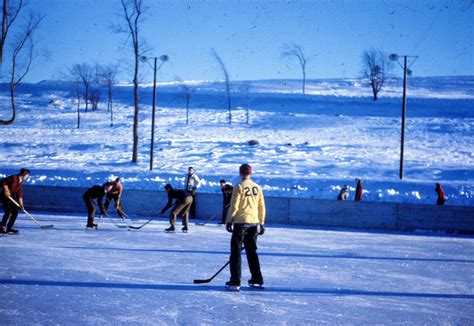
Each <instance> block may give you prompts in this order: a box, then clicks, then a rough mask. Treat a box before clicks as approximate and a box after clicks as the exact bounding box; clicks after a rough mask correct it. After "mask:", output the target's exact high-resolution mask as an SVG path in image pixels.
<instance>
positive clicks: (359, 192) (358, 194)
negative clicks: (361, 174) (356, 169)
mask: <svg viewBox="0 0 474 326" xmlns="http://www.w3.org/2000/svg"><path fill="white" fill-rule="evenodd" d="M356 180H357V186H356V193H355V198H354V199H355V201H361V200H362V180H360V179H359V178H357V179H356Z"/></svg>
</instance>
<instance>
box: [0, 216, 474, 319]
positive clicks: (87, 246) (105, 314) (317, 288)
mask: <svg viewBox="0 0 474 326" xmlns="http://www.w3.org/2000/svg"><path fill="white" fill-rule="evenodd" d="M34 216H35V217H36V218H37V219H38V220H40V221H41V223H44V224H54V226H55V227H54V228H53V229H40V228H39V227H37V226H36V225H35V224H33V223H32V222H31V221H30V220H27V219H26V217H25V216H24V215H22V214H20V216H19V219H18V221H17V224H16V226H17V227H18V229H19V230H20V235H18V236H13V235H12V236H6V237H0V248H1V249H0V254H1V257H2V260H1V264H0V302H1V304H0V316H1V324H3V325H10V324H21V325H25V324H43V325H45V324H65V325H66V324H69V325H72V324H76V325H79V324H80V325H85V324H113V325H120V324H123V325H125V324H144V325H160V324H167V325H169V324H175V325H215V324H217V325H220V324H242V325H257V324H268V325H282V324H284V325H309V324H407V325H408V324H409V325H414V324H415V325H420V324H428V325H436V324H443V325H446V324H449V325H451V324H455V325H473V324H474V316H473V313H472V311H473V310H472V309H473V307H474V238H473V237H461V236H448V235H445V234H431V233H430V234H427V233H423V234H416V233H415V234H411V233H383V232H369V231H351V230H343V231H339V230H321V229H315V228H295V227H285V226H268V227H267V230H266V233H265V235H263V236H262V237H261V238H259V253H260V260H261V265H262V272H263V276H264V278H265V285H266V290H265V291H256V290H251V289H249V288H248V287H242V290H241V292H239V293H235V292H227V291H225V290H224V283H225V281H227V280H228V278H229V270H228V269H226V270H224V271H223V272H222V273H221V274H220V275H218V276H217V277H216V278H215V279H214V280H213V281H212V282H211V283H208V284H203V285H195V284H193V280H194V279H205V278H209V277H210V276H212V275H213V274H214V273H215V272H216V271H217V270H218V269H219V268H220V267H221V266H222V265H224V264H225V263H226V262H227V260H228V255H229V240H230V234H229V233H227V232H226V231H225V228H224V227H223V226H217V225H216V224H211V225H206V226H197V225H194V223H191V225H190V232H189V233H188V234H183V233H181V232H177V233H176V234H167V233H164V232H163V229H164V228H165V227H166V226H167V222H166V221H165V220H164V219H161V220H157V221H154V222H152V223H150V224H148V225H146V226H145V227H143V228H142V229H140V230H131V231H127V229H125V228H118V227H116V226H115V225H114V224H113V223H111V221H110V220H108V219H104V220H103V221H102V224H101V226H100V229H99V230H97V231H86V230H85V229H84V226H85V220H86V218H85V216H78V215H60V214H40V213H36V214H35V213H34ZM145 221H146V220H143V219H142V220H133V224H134V225H140V224H141V223H143V222H145ZM179 229H180V228H179ZM179 229H178V230H179ZM248 277H249V274H248V269H247V264H246V259H245V257H243V283H246V281H247V279H248Z"/></svg>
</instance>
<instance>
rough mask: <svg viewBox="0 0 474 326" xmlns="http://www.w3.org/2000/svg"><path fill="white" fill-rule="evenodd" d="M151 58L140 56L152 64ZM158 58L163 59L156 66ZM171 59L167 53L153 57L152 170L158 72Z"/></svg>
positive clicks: (151, 163) (143, 60) (151, 168)
mask: <svg viewBox="0 0 474 326" xmlns="http://www.w3.org/2000/svg"><path fill="white" fill-rule="evenodd" d="M149 59H151V58H148V57H146V56H144V55H142V56H141V57H140V61H141V62H146V63H148V64H149V65H150V67H151V64H150V62H149V61H148V60H149ZM158 59H160V60H161V64H160V66H159V67H158V68H157V67H156V62H157V61H158ZM168 60H169V57H168V56H167V55H166V54H163V55H161V56H160V57H153V63H154V64H153V74H154V76H153V110H152V113H151V144H150V171H151V170H153V147H154V143H155V102H156V72H157V71H158V70H159V69H160V68H161V66H162V65H163V64H164V63H165V62H166V61H168Z"/></svg>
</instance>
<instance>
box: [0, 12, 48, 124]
mask: <svg viewBox="0 0 474 326" xmlns="http://www.w3.org/2000/svg"><path fill="white" fill-rule="evenodd" d="M43 18H44V16H36V15H33V14H30V16H29V19H28V22H27V25H26V27H25V29H24V30H23V31H21V32H20V33H19V34H18V36H17V39H16V42H15V43H14V46H13V53H12V58H11V60H12V61H11V72H10V100H11V106H12V117H11V119H9V120H0V125H9V124H12V123H13V122H14V121H15V119H16V102H15V89H16V88H17V87H18V86H19V85H20V84H21V82H22V81H23V79H24V78H25V77H26V75H27V74H28V72H29V71H30V69H31V65H32V63H33V60H34V56H33V49H34V44H35V43H34V41H33V33H34V32H35V31H36V30H37V29H38V26H39V24H40V23H41V21H42V20H43Z"/></svg>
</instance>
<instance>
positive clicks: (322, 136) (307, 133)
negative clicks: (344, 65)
mask: <svg viewBox="0 0 474 326" xmlns="http://www.w3.org/2000/svg"><path fill="white" fill-rule="evenodd" d="M189 86H190V87H191V88H192V89H193V91H194V93H193V97H192V99H191V108H190V115H189V121H190V124H189V125H188V126H186V124H185V121H186V112H185V109H184V105H185V104H184V99H183V98H182V96H180V95H182V94H180V91H179V87H178V86H177V85H176V83H162V84H160V85H159V87H158V96H157V105H158V108H157V116H156V121H157V127H156V136H155V141H156V143H155V150H156V151H155V163H154V167H155V169H154V170H153V171H149V170H148V166H149V162H148V160H149V147H150V138H151V137H150V130H151V105H150V104H151V91H152V88H151V87H150V85H143V87H142V88H141V99H140V101H141V112H140V126H139V134H140V137H139V138H140V141H139V160H140V161H139V163H138V164H132V163H131V162H130V161H131V148H132V120H133V107H132V103H133V100H132V88H131V87H130V86H129V85H125V84H121V85H119V86H117V87H116V88H115V108H114V124H113V126H110V118H109V117H110V114H109V113H108V112H107V110H106V108H105V107H106V105H105V103H102V104H101V106H100V108H99V110H98V111H96V112H88V113H84V112H83V109H82V110H81V113H82V114H81V128H80V129H76V119H77V114H76V103H75V99H74V94H73V87H72V85H70V84H67V83H64V82H51V81H46V82H41V83H38V84H25V85H23V86H22V87H20V88H19V89H18V100H19V107H18V119H17V121H16V122H15V124H13V125H11V126H2V127H0V137H1V140H2V141H1V142H0V152H1V153H2V155H0V177H1V176H5V175H8V174H11V173H16V172H17V170H18V169H19V168H20V167H28V168H30V169H31V170H32V175H31V178H30V180H29V182H30V183H31V184H37V185H61V186H83V187H88V186H92V185H94V184H100V183H103V182H104V181H106V180H107V179H110V178H113V177H114V176H121V177H122V178H123V180H124V186H125V189H132V188H134V189H162V188H163V186H164V184H166V183H168V182H171V183H172V184H173V185H175V186H181V185H182V182H183V180H184V174H185V172H186V171H187V167H188V166H194V167H195V169H196V171H197V174H198V175H199V176H200V177H201V178H202V180H203V185H202V187H201V189H200V191H203V192H219V191H220V190H219V187H218V181H219V180H220V179H221V178H224V179H227V180H230V181H232V182H234V183H235V182H237V181H238V175H237V171H238V166H239V165H240V164H241V163H250V164H251V165H253V167H254V170H255V179H256V181H257V182H259V183H260V184H261V185H262V186H263V188H264V190H265V193H266V194H267V195H273V196H290V197H291V196H299V197H308V198H311V197H313V198H325V199H335V198H336V197H337V194H338V192H339V190H340V189H341V187H342V186H343V185H345V184H348V185H349V186H351V197H350V198H353V195H354V190H355V181H354V180H355V178H356V177H360V178H362V181H363V186H364V200H369V201H390V202H411V203H428V204H434V203H435V201H436V193H435V192H434V185H435V183H436V182H440V183H441V185H442V186H443V187H444V188H445V190H446V194H447V196H448V201H447V204H448V205H449V204H451V205H470V206H472V205H474V199H473V195H474V187H473V182H474V169H473V166H474V150H473V149H474V128H473V125H474V95H473V94H474V77H439V78H434V77H432V78H412V79H410V83H409V87H408V102H407V124H406V135H405V136H406V138H405V156H404V159H405V160H404V163H405V164H404V171H405V173H404V179H403V180H402V181H400V180H399V178H398V173H399V160H400V120H401V119H400V114H401V91H402V89H401V86H402V83H401V80H399V79H396V80H390V81H389V82H388V83H387V84H386V85H385V87H384V90H383V91H382V92H381V93H380V100H379V101H377V102H374V101H372V99H371V97H370V90H369V89H368V88H367V87H366V86H364V85H363V84H362V83H361V81H360V80H357V79H335V80H311V81H308V85H307V89H308V94H306V95H302V94H298V92H300V87H301V84H300V82H299V81H294V80H267V81H249V82H234V83H232V85H231V88H232V104H233V107H234V108H235V109H234V110H233V112H232V125H229V124H228V113H227V110H226V109H225V108H226V104H225V103H226V99H225V96H224V92H223V91H224V88H223V84H222V83H217V82H206V81H195V82H189ZM5 89H6V88H5V85H2V90H3V91H5ZM103 94H105V92H103ZM103 98H105V95H103ZM8 101H9V98H8V96H7V93H6V92H2V93H0V103H2V107H1V110H0V118H9V116H10V109H9V106H8V103H9V102H8ZM104 101H105V100H103V102H104ZM247 109H248V110H249V120H250V124H249V125H247V124H246V121H247ZM249 140H258V141H259V143H260V145H258V146H249V145H248V141H249Z"/></svg>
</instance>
